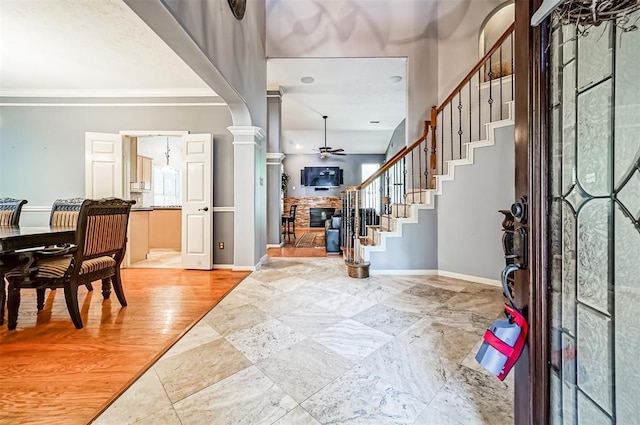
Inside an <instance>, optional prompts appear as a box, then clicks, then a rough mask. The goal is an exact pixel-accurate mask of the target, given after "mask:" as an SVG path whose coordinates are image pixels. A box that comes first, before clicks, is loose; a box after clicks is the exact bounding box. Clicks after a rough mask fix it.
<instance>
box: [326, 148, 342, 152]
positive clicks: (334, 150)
mask: <svg viewBox="0 0 640 425" xmlns="http://www.w3.org/2000/svg"><path fill="white" fill-rule="evenodd" d="M329 152H331V153H336V152H344V149H342V148H338V149H331V150H330V151H329Z"/></svg>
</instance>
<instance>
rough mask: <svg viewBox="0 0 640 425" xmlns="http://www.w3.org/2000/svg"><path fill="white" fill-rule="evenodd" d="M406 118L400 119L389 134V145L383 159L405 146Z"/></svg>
mask: <svg viewBox="0 0 640 425" xmlns="http://www.w3.org/2000/svg"><path fill="white" fill-rule="evenodd" d="M405 123H406V120H402V121H401V122H400V124H398V126H397V127H396V129H395V130H393V134H392V135H391V140H389V146H388V147H387V152H386V153H385V160H387V159H389V158H391V157H392V156H393V155H395V154H396V153H397V152H398V151H399V150H400V149H402V148H403V147H405V146H406V141H405V140H406V128H405Z"/></svg>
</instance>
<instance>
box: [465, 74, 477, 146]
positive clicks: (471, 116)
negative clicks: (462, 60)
mask: <svg viewBox="0 0 640 425" xmlns="http://www.w3.org/2000/svg"><path fill="white" fill-rule="evenodd" d="M472 109H473V107H472V104H471V80H469V139H468V140H467V142H472V141H473V135H472V134H471V122H472V121H473V111H472ZM478 140H480V139H478Z"/></svg>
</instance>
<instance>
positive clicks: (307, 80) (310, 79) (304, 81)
mask: <svg viewBox="0 0 640 425" xmlns="http://www.w3.org/2000/svg"><path fill="white" fill-rule="evenodd" d="M300 81H302V82H303V83H305V84H311V83H313V82H314V81H315V79H314V78H313V77H302V78H300Z"/></svg>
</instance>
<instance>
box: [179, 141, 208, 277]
mask: <svg viewBox="0 0 640 425" xmlns="http://www.w3.org/2000/svg"><path fill="white" fill-rule="evenodd" d="M182 151H183V153H184V161H185V163H184V176H183V179H182V267H183V268H185V269H200V270H211V269H212V268H213V146H212V139H211V134H188V135H185V136H182Z"/></svg>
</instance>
